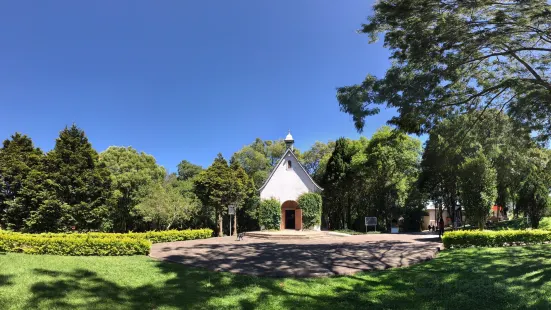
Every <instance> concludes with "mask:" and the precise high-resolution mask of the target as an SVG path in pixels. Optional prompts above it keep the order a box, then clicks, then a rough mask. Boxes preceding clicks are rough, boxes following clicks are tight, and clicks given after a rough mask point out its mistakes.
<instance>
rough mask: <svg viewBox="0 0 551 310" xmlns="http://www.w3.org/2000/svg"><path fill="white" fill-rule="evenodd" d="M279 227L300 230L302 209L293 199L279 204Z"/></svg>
mask: <svg viewBox="0 0 551 310" xmlns="http://www.w3.org/2000/svg"><path fill="white" fill-rule="evenodd" d="M280 229H281V230H283V229H294V230H302V210H301V209H299V208H298V203H297V202H296V201H294V200H287V201H285V202H284V203H283V204H282V205H281V225H280Z"/></svg>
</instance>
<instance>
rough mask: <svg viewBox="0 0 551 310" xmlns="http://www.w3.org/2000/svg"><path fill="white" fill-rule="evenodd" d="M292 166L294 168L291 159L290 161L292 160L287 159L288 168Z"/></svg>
mask: <svg viewBox="0 0 551 310" xmlns="http://www.w3.org/2000/svg"><path fill="white" fill-rule="evenodd" d="M291 168H292V164H291V161H290V160H288V161H287V169H291Z"/></svg>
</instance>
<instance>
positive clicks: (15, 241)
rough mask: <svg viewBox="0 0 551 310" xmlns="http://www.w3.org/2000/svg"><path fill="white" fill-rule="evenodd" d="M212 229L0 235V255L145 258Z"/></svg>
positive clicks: (206, 235) (200, 236) (199, 236)
mask: <svg viewBox="0 0 551 310" xmlns="http://www.w3.org/2000/svg"><path fill="white" fill-rule="evenodd" d="M211 236H212V229H196V230H169V231H150V232H145V233H128V234H117V233H95V232H92V233H44V234H23V233H16V232H4V231H0V251H6V252H22V253H28V254H53V255H73V256H82V255H97V256H118V255H147V254H148V253H149V248H150V247H151V244H152V243H160V242H172V241H184V240H193V239H205V238H209V237H211Z"/></svg>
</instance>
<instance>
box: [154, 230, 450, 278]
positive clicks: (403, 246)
mask: <svg viewBox="0 0 551 310" xmlns="http://www.w3.org/2000/svg"><path fill="white" fill-rule="evenodd" d="M439 248H442V244H441V243H440V242H439V241H438V237H436V238H435V236H432V235H421V234H399V235H391V234H371V235H358V236H350V237H328V238H323V239H311V240H262V239H254V238H245V239H244V240H242V241H236V240H235V238H234V237H221V238H210V239H202V240H191V241H179V242H169V243H158V244H154V245H153V246H152V248H151V253H150V256H151V257H153V258H156V259H159V260H164V261H170V262H176V263H181V264H184V265H188V266H193V267H201V268H207V269H210V270H215V271H228V272H233V273H243V274H249V275H257V276H270V277H288V276H294V277H317V276H331V275H350V274H354V273H356V272H359V271H371V270H381V269H387V268H393V267H404V266H409V265H411V264H415V263H419V262H422V261H427V260H430V259H432V258H434V256H435V255H436V253H437V252H438V250H439Z"/></svg>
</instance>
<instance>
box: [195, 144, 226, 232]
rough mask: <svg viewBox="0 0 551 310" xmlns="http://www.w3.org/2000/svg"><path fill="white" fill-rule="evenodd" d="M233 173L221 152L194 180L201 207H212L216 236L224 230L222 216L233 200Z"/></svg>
mask: <svg viewBox="0 0 551 310" xmlns="http://www.w3.org/2000/svg"><path fill="white" fill-rule="evenodd" d="M233 176H234V175H233V173H232V170H231V169H230V167H229V166H228V162H227V161H226V160H225V159H224V157H223V156H222V154H218V156H217V157H216V158H215V159H214V162H213V163H212V165H211V166H210V167H208V168H207V169H206V170H203V171H202V172H201V173H199V175H197V177H196V178H195V180H194V183H195V189H196V194H197V196H198V197H199V199H201V202H202V203H203V208H212V210H213V211H214V212H213V213H214V215H215V219H216V223H217V224H216V226H217V227H216V230H217V232H218V236H219V237H222V236H223V232H224V226H223V221H222V219H223V216H224V214H227V212H228V211H227V209H228V206H229V205H230V204H232V203H233V202H234V201H233V199H234V197H233V196H232V190H233V186H234V184H233V182H234V180H233Z"/></svg>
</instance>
